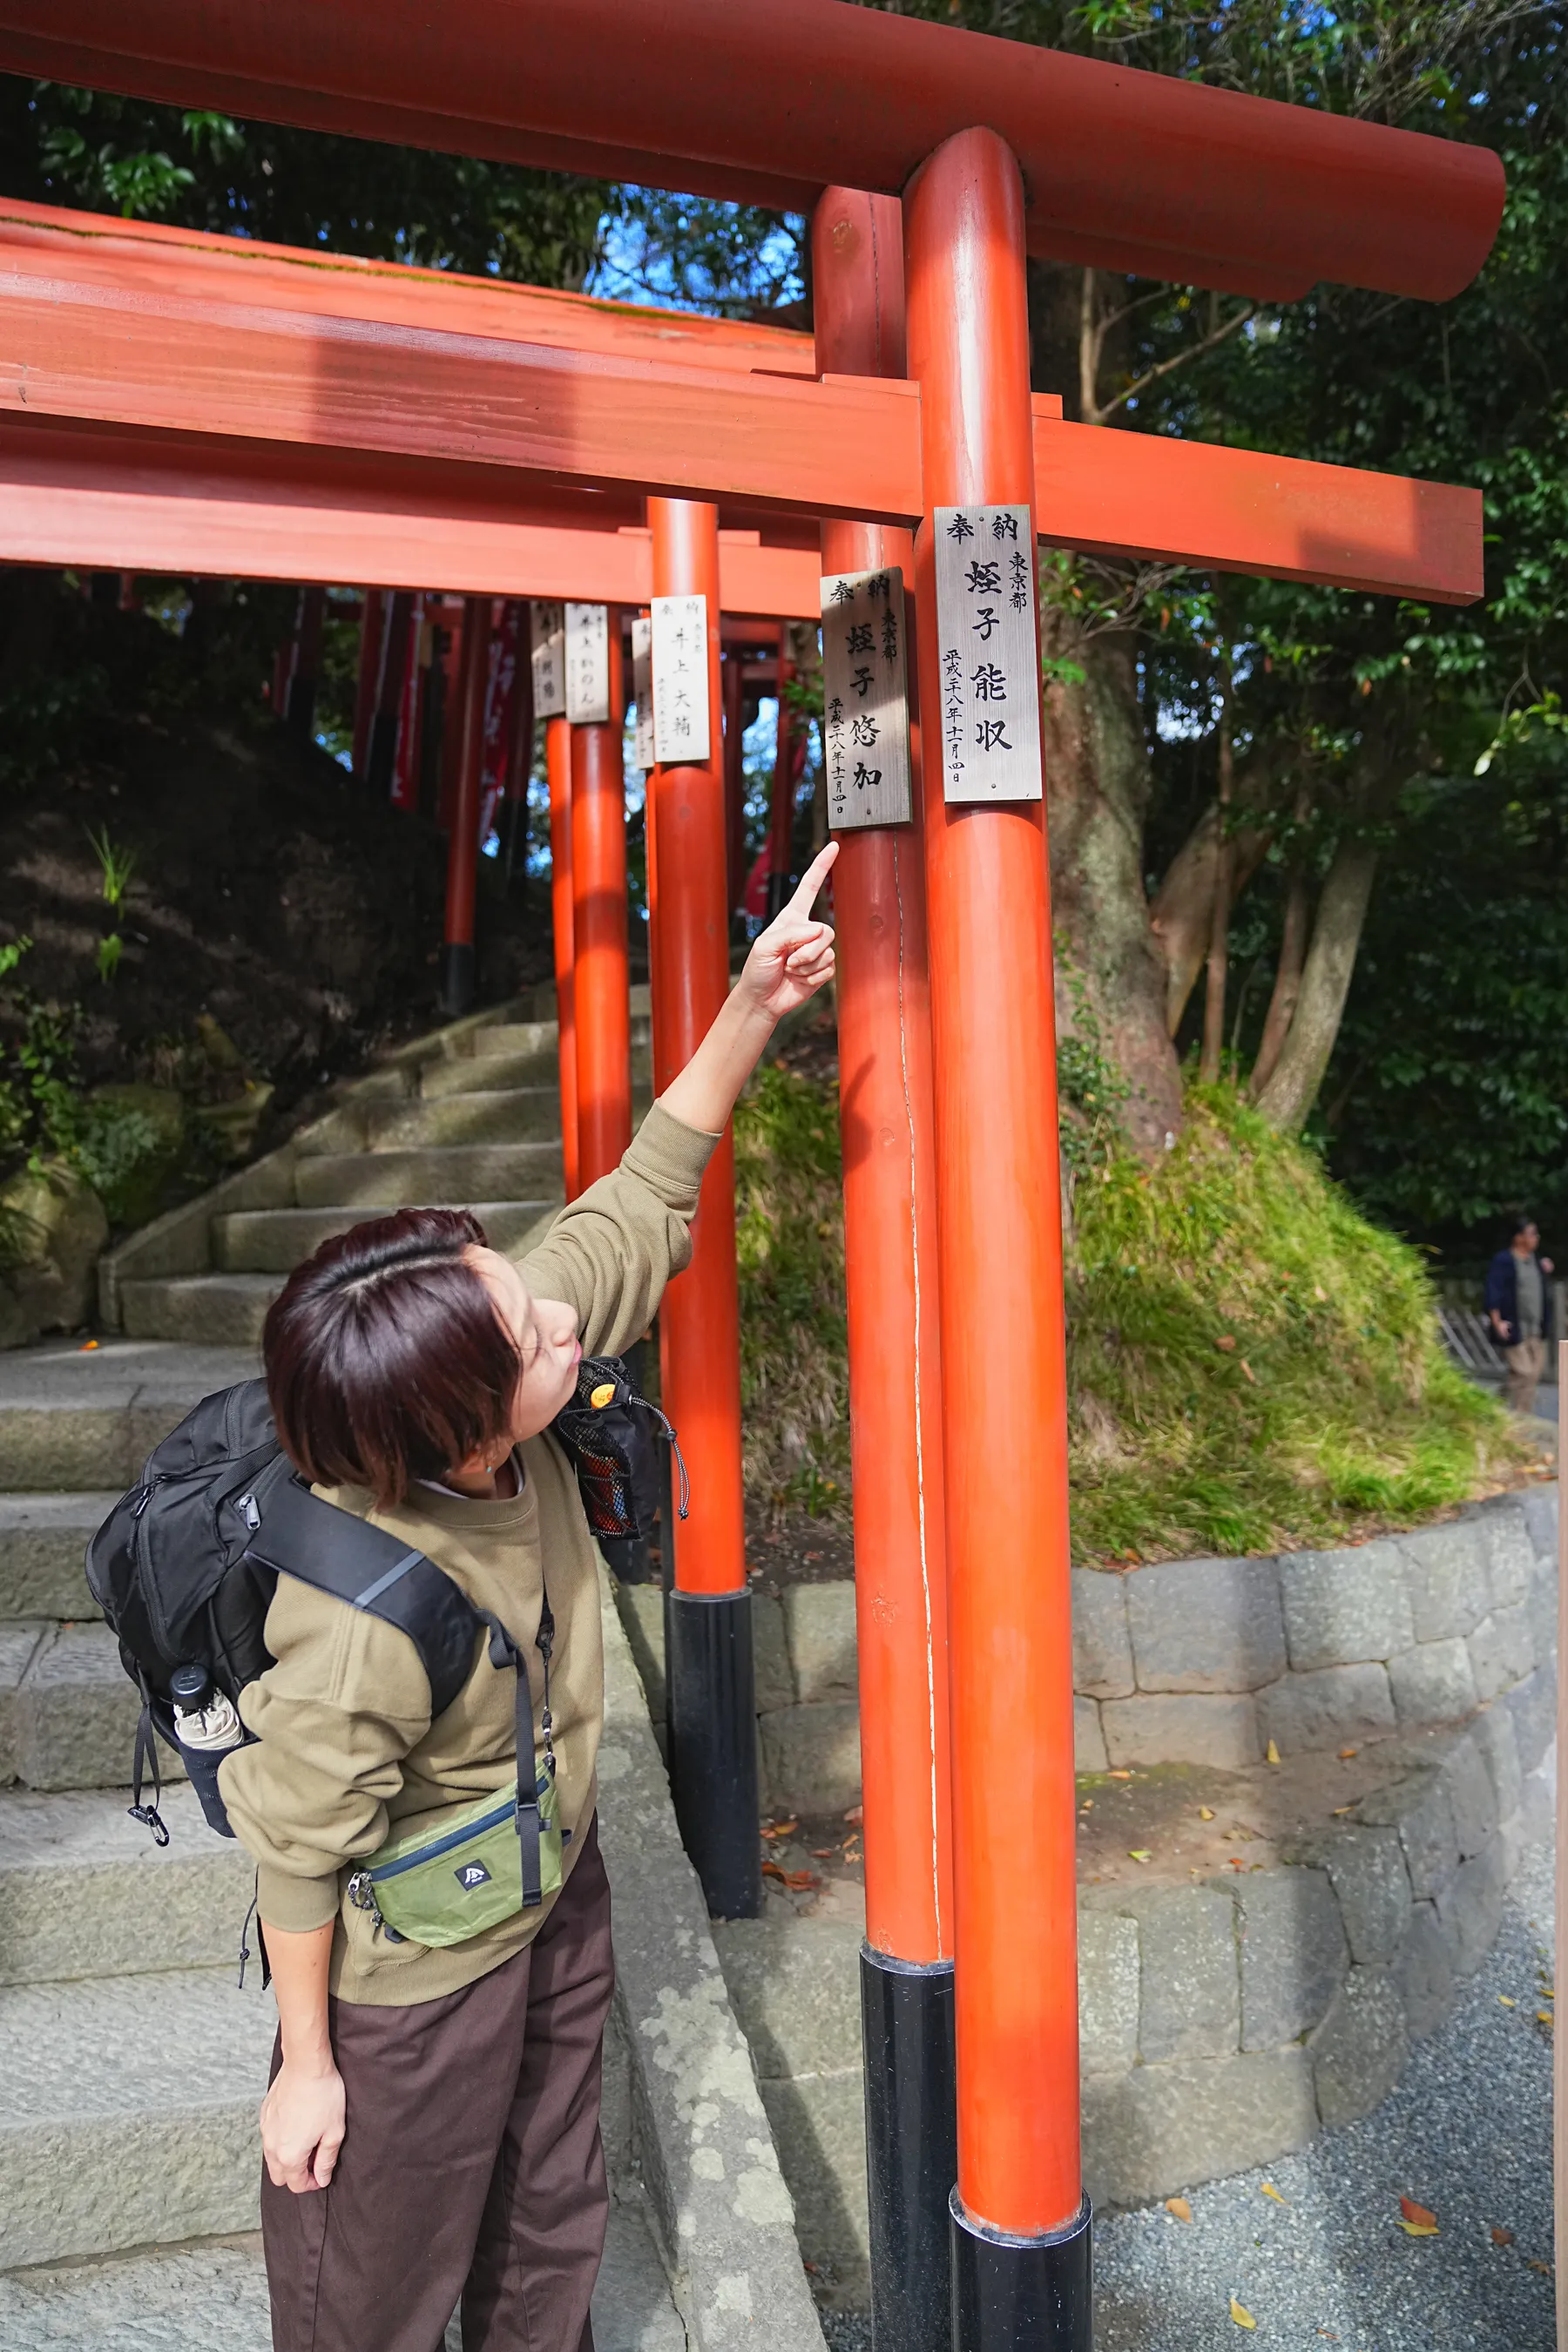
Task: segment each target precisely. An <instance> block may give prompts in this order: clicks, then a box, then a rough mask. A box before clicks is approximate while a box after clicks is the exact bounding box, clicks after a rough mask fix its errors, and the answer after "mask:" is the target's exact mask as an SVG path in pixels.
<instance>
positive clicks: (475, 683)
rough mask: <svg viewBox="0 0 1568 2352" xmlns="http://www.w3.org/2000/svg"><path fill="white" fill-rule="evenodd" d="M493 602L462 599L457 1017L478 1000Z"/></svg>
mask: <svg viewBox="0 0 1568 2352" xmlns="http://www.w3.org/2000/svg"><path fill="white" fill-rule="evenodd" d="M489 634H490V600H489V597H488V596H468V597H466V598H465V599H464V603H463V643H462V650H461V653H460V656H459V667H458V708H457V709H456V711H454V712H453V713H452V718H453V719H455V720H456V722H457V727H456V733H457V754H456V758H455V760H454V762H453V767H452V795H451V810H450V822H449V824H448V826H447V919H446V936H445V943H444V945H443V948H442V952H441V1004H442V1009H443V1011H445V1012H446V1013H450V1014H451V1015H452V1016H453V1017H454V1018H455V1017H456V1016H457V1015H458V1014H460V1013H466V1012H467V1011H468V1007H469V1005H470V1004H471V1003H473V1001H474V962H475V958H474V901H475V895H476V889H477V885H478V880H479V787H480V778H481V773H482V771H483V767H484V758H485V681H486V668H487V664H488V660H489Z"/></svg>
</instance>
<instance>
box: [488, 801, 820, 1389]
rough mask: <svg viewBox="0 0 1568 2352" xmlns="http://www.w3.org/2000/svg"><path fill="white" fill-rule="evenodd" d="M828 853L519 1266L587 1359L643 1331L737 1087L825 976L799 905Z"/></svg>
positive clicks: (684, 1255) (815, 886)
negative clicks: (697, 1041)
mask: <svg viewBox="0 0 1568 2352" xmlns="http://www.w3.org/2000/svg"><path fill="white" fill-rule="evenodd" d="M837 854H838V852H837V845H829V846H828V847H827V848H826V849H825V850H824V851H823V853H822V855H821V856H820V857H818V858H817V859H816V861H815V862H814V864H813V866H812V867H811V870H810V872H809V873H808V874H806V875H805V877H804V879H803V880H802V882H801V886H800V887H799V889H798V890H797V891H796V892H795V897H794V898H792V899H791V900H790V903H789V905H788V906H787V907H786V908H784V910H783V912H782V913H781V914H780V915H779V916H778V917H777V918H776V919H774V920H773V922H772V923H770V924H769V926H768V928H767V929H766V930H765V931H763V934H762V936H761V937H760V938H759V939H758V940H757V941H756V943H755V945H754V946H753V947H752V952H751V954H750V955H749V956H748V957H747V959H746V967H745V970H744V971H742V974H741V977H740V979H739V980H738V981H737V982H736V983H735V985H734V987H733V989H732V990H731V992H730V996H729V999H728V1001H727V1003H725V1005H724V1007H723V1009H722V1010H721V1013H720V1014H719V1017H718V1019H717V1020H716V1021H715V1022H714V1024H713V1026H712V1027H711V1029H710V1031H709V1032H708V1034H707V1036H706V1037H705V1038H704V1039H703V1041H702V1043H701V1045H699V1047H698V1048H697V1051H696V1053H695V1054H694V1055H692V1057H691V1059H690V1061H689V1063H688V1064H687V1066H686V1067H685V1069H684V1070H682V1071H681V1073H680V1075H679V1077H678V1078H676V1079H675V1081H674V1082H673V1084H672V1085H670V1086H669V1087H667V1088H666V1090H665V1092H664V1093H663V1094H662V1095H660V1097H659V1098H658V1102H657V1103H656V1104H655V1105H654V1108H653V1109H652V1111H651V1112H650V1113H649V1115H648V1117H647V1119H646V1120H645V1121H644V1123H643V1126H642V1128H641V1129H640V1130H639V1131H638V1133H637V1135H636V1136H635V1137H634V1138H633V1139H632V1143H631V1148H630V1150H628V1151H627V1152H626V1156H625V1158H624V1159H623V1160H622V1161H621V1164H620V1166H619V1167H618V1168H616V1169H612V1170H611V1171H610V1173H609V1174H608V1175H607V1176H602V1177H601V1178H600V1179H599V1181H598V1182H597V1183H596V1184H591V1185H590V1186H589V1187H588V1190H587V1191H586V1192H584V1193H582V1194H581V1195H580V1196H579V1198H578V1199H577V1200H575V1201H574V1202H571V1204H570V1205H569V1206H568V1207H567V1208H565V1209H563V1211H562V1212H561V1214H560V1215H559V1216H558V1217H557V1218H556V1219H555V1221H554V1223H552V1225H551V1227H550V1230H549V1232H548V1233H547V1234H546V1235H545V1237H544V1239H543V1241H542V1242H541V1243H540V1244H539V1246H538V1247H537V1248H536V1249H533V1250H531V1251H530V1252H529V1254H528V1255H527V1256H526V1257H525V1258H524V1259H523V1260H522V1261H521V1265H520V1267H519V1271H520V1272H521V1276H522V1278H523V1280H524V1282H525V1283H526V1284H527V1285H528V1287H529V1289H530V1290H531V1292H532V1293H533V1294H534V1296H535V1297H542V1298H561V1299H565V1300H567V1301H568V1302H569V1303H570V1304H571V1305H572V1306H573V1307H574V1309H575V1310H576V1314H577V1318H578V1324H579V1328H580V1330H581V1334H582V1339H583V1345H584V1349H585V1350H586V1351H587V1353H588V1354H589V1355H601V1354H605V1353H608V1354H616V1353H618V1352H619V1351H620V1349H623V1348H625V1347H626V1345H627V1344H628V1343H629V1342H630V1341H631V1340H633V1339H637V1337H638V1335H639V1334H640V1333H641V1332H643V1331H646V1330H647V1326H648V1323H649V1320H650V1319H651V1318H652V1316H653V1314H654V1311H655V1309H656V1308H657V1307H658V1302H659V1299H660V1297H661V1296H662V1294H663V1291H664V1286H665V1285H666V1283H667V1282H668V1280H669V1278H670V1276H671V1275H675V1274H679V1272H680V1270H681V1268H682V1266H684V1265H686V1264H687V1262H688V1261H689V1257H690V1255H691V1246H690V1242H689V1235H688V1228H689V1224H690V1223H691V1220H692V1218H693V1217H694V1216H695V1215H696V1213H697V1202H698V1196H699V1192H700V1188H701V1182H702V1171H703V1170H704V1168H705V1167H706V1166H707V1163H708V1160H709V1158H710V1154H711V1152H712V1150H713V1147H714V1145H715V1144H716V1143H717V1141H718V1139H719V1137H720V1135H721V1132H722V1130H723V1127H724V1123H725V1121H726V1120H727V1119H728V1118H729V1116H730V1113H731V1111H732V1110H733V1108H734V1107H735V1101H736V1097H738V1095H739V1094H740V1091H741V1088H742V1087H743V1086H744V1085H745V1083H746V1080H747V1078H748V1077H749V1076H751V1073H752V1070H753V1069H754V1068H755V1066H756V1064H757V1060H758V1057H759V1055H761V1053H762V1051H763V1046H764V1045H766V1044H767V1042H768V1039H769V1038H770V1037H771V1036H772V1035H773V1030H774V1028H775V1027H776V1026H777V1024H778V1023H779V1022H780V1021H781V1020H782V1019H783V1017H784V1014H785V1013H793V1012H794V1011H795V1007H796V1006H797V1005H801V1004H804V1003H805V1002H806V1000H807V998H808V997H810V996H813V995H815V994H816V991H817V990H818V989H819V988H821V987H822V986H823V985H824V984H825V982H827V981H828V980H830V979H831V978H832V976H833V932H832V929H831V927H830V926H829V925H828V924H826V923H820V922H816V921H814V920H813V919H812V914H811V908H812V902H813V900H814V899H815V898H816V893H817V891H818V890H819V889H820V888H821V887H822V884H823V882H824V881H825V879H826V877H827V874H828V872H829V870H830V869H831V867H832V865H833V861H834V859H835V857H836V856H837Z"/></svg>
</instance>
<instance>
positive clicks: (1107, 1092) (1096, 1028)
mask: <svg viewBox="0 0 1568 2352" xmlns="http://www.w3.org/2000/svg"><path fill="white" fill-rule="evenodd" d="M1056 952H1057V964H1058V971H1060V973H1061V975H1062V977H1063V979H1064V980H1065V981H1066V982H1067V989H1068V996H1069V998H1070V999H1071V1002H1072V1019H1071V1022H1070V1024H1069V1025H1068V1027H1067V1029H1066V1030H1065V1031H1064V1032H1063V1033H1062V1034H1061V1035H1060V1036H1058V1039H1057V1091H1058V1098H1059V1102H1060V1107H1061V1115H1062V1116H1061V1149H1062V1159H1063V1161H1064V1163H1065V1165H1066V1167H1067V1170H1068V1173H1069V1175H1070V1176H1072V1177H1077V1176H1080V1175H1081V1174H1082V1173H1083V1172H1084V1171H1085V1170H1086V1169H1089V1168H1102V1167H1104V1166H1105V1164H1106V1162H1107V1161H1108V1160H1111V1159H1112V1158H1114V1157H1115V1155H1116V1154H1117V1152H1118V1151H1119V1150H1121V1126H1120V1124H1119V1119H1120V1107H1121V1104H1122V1103H1124V1102H1125V1101H1126V1100H1127V1097H1128V1096H1129V1095H1130V1094H1131V1091H1132V1089H1131V1086H1130V1085H1129V1084H1128V1082H1127V1080H1126V1079H1125V1078H1124V1077H1123V1076H1122V1075H1121V1071H1120V1070H1118V1069H1117V1068H1116V1066H1115V1065H1114V1064H1113V1063H1112V1062H1110V1060H1109V1059H1108V1058H1107V1056H1106V1053H1105V1048H1104V1043H1103V1041H1102V1039H1101V1036H1100V1016H1099V1014H1098V1013H1096V1012H1095V1009H1094V1006H1093V1004H1092V1003H1091V1002H1090V1000H1089V990H1088V988H1087V986H1086V985H1085V982H1084V978H1083V974H1082V973H1081V972H1080V971H1079V969H1078V967H1077V966H1076V964H1075V963H1074V962H1073V960H1072V955H1071V952H1070V950H1069V949H1068V941H1067V938H1066V935H1065V934H1064V933H1062V932H1059V931H1058V934H1057V940H1056Z"/></svg>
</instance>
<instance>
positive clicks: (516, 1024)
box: [426, 1021, 556, 1070]
mask: <svg viewBox="0 0 1568 2352" xmlns="http://www.w3.org/2000/svg"><path fill="white" fill-rule="evenodd" d="M555 1047H556V1028H555V1024H554V1022H553V1021H492V1022H491V1023H490V1024H489V1026H488V1027H486V1028H484V1029H476V1030H475V1032H474V1040H473V1044H472V1045H470V1047H469V1049H468V1053H467V1054H458V1055H453V1057H452V1058H453V1060H454V1061H474V1062H489V1061H492V1060H493V1059H494V1058H495V1056H496V1055H498V1054H543V1053H551V1054H553V1053H554V1051H555ZM428 1067H429V1065H426V1070H428Z"/></svg>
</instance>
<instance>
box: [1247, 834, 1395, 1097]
mask: <svg viewBox="0 0 1568 2352" xmlns="http://www.w3.org/2000/svg"><path fill="white" fill-rule="evenodd" d="M1376 870H1377V851H1376V848H1375V847H1374V846H1373V844H1372V843H1371V842H1369V841H1365V840H1350V841H1342V842H1341V844H1340V845H1339V847H1338V849H1337V850H1336V851H1335V852H1334V861H1333V864H1332V865H1331V866H1330V868H1329V871H1328V877H1327V879H1326V880H1325V882H1324V884H1323V887H1322V892H1321V896H1320V898H1319V900H1318V919H1317V921H1316V922H1315V923H1314V924H1313V926H1312V944H1311V946H1310V948H1309V949H1308V950H1307V959H1306V962H1305V964H1304V966H1303V968H1302V971H1301V988H1300V996H1299V998H1298V1000H1297V1004H1296V1015H1295V1018H1294V1020H1293V1021H1292V1022H1291V1024H1290V1028H1289V1034H1288V1035H1287V1037H1286V1039H1285V1044H1284V1046H1283V1048H1282V1049H1281V1052H1280V1055H1279V1061H1278V1063H1277V1064H1276V1066H1275V1068H1274V1072H1273V1075H1272V1076H1271V1077H1270V1078H1269V1080H1268V1085H1267V1086H1265V1087H1261V1088H1260V1089H1259V1091H1258V1109H1259V1110H1260V1111H1261V1112H1262V1114H1263V1116H1264V1118H1266V1119H1267V1120H1268V1123H1269V1125H1270V1126H1271V1127H1277V1128H1279V1129H1282V1130H1283V1131H1284V1132H1285V1133H1286V1134H1289V1135H1293V1134H1296V1133H1298V1132H1299V1131H1300V1129H1301V1127H1302V1126H1303V1125H1304V1124H1305V1122H1306V1118H1307V1114H1308V1112H1309V1111H1310V1109H1311V1108H1312V1105H1313V1104H1314V1102H1316V1100H1317V1098H1318V1089H1319V1087H1321V1085H1322V1083H1323V1073H1324V1071H1325V1070H1326V1069H1327V1068H1328V1066H1329V1056H1330V1055H1331V1053H1332V1052H1333V1050H1334V1040H1335V1039H1336V1038H1337V1037H1338V1035H1339V1034H1340V1023H1341V1020H1342V1018H1343V1015H1344V1009H1345V998H1346V996H1347V995H1348V994H1349V992H1350V984H1351V975H1352V972H1353V971H1354V970H1355V960H1356V950H1357V949H1358V948H1359V946H1360V945H1361V935H1362V931H1363V928H1364V926H1365V923H1366V910H1367V903H1368V901H1369V899H1370V898H1371V897H1372V881H1373V874H1374V873H1375V872H1376Z"/></svg>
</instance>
